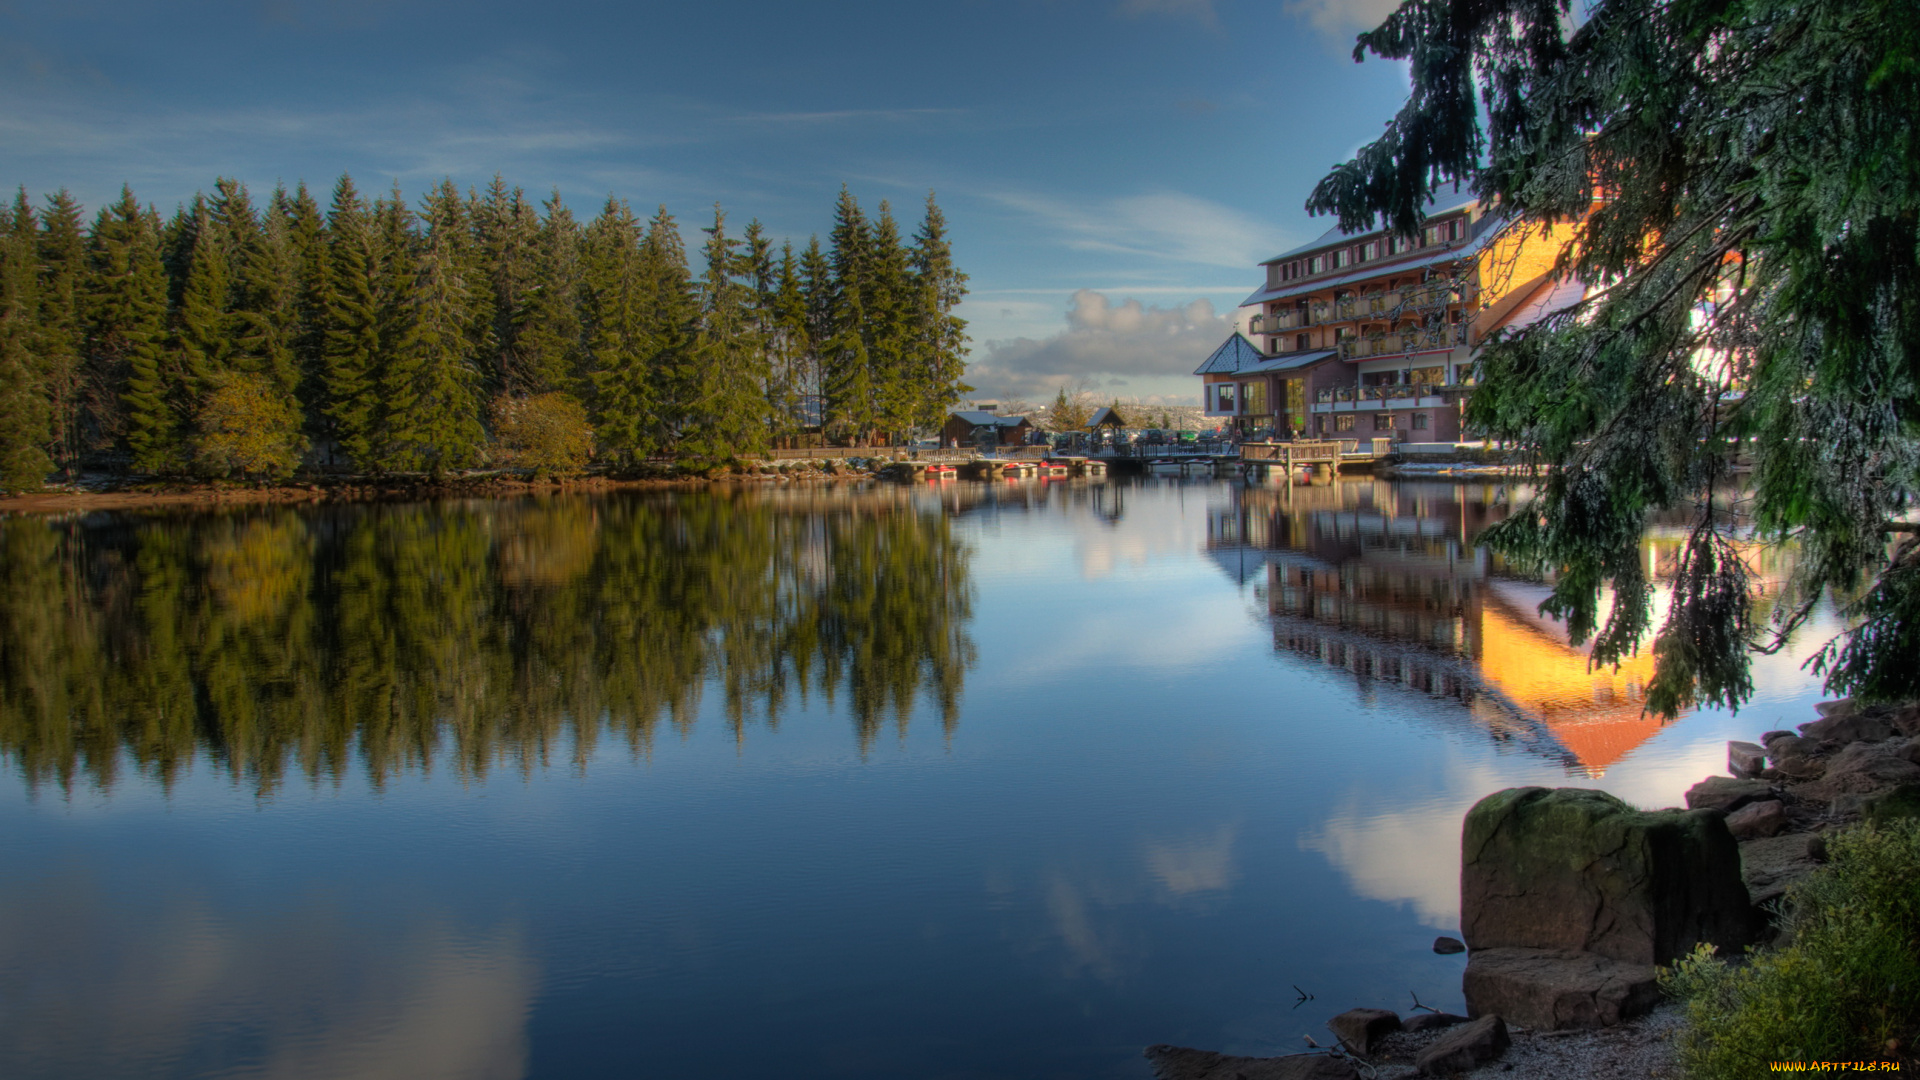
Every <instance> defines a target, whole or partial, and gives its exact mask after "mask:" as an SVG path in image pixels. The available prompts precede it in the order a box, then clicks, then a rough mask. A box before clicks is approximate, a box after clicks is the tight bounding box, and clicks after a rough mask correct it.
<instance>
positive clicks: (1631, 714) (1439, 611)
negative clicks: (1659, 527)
mask: <svg viewBox="0 0 1920 1080" xmlns="http://www.w3.org/2000/svg"><path fill="white" fill-rule="evenodd" d="M1514 494H1515V495H1516V496H1517V495H1522V494H1524V493H1518V492H1516V493H1514ZM1508 505H1509V502H1508V500H1506V499H1505V498H1503V497H1502V486H1501V485H1499V484H1455V483H1438V482H1431V483H1423V482H1407V481H1400V482H1388V481H1385V480H1374V479H1347V480H1342V481H1341V482H1340V483H1337V484H1332V485H1327V486H1318V487H1309V486H1297V485H1281V486H1275V487H1257V488H1245V489H1242V490H1240V491H1239V492H1238V497H1237V498H1236V499H1235V500H1234V501H1233V503H1232V504H1230V505H1229V506H1226V507H1222V508H1218V509H1216V510H1215V511H1214V512H1213V514H1212V516H1211V519H1210V521H1209V523H1208V539H1207V547H1208V553H1209V555H1210V556H1211V557H1212V558H1213V559H1214V561H1215V563H1216V564H1218V565H1219V566H1220V567H1221V568H1222V569H1224V570H1225V571H1226V572H1227V573H1228V574H1229V575H1231V576H1232V577H1234V578H1235V579H1236V580H1238V581H1240V582H1241V583H1243V584H1248V583H1250V584H1252V585H1253V587H1254V589H1255V591H1256V594H1257V595H1259V596H1261V597H1262V598H1263V599H1264V601H1265V604H1266V610H1267V613H1268V616H1269V617H1270V618H1271V619H1272V622H1273V640H1274V647H1275V648H1276V649H1279V650H1284V651H1286V652H1289V653H1292V654H1294V655H1297V656H1303V657H1307V658H1309V659H1312V660H1315V661H1318V662H1320V663H1322V664H1325V665H1327V666H1328V667H1332V668H1340V669H1344V670H1345V671H1347V672H1348V673H1350V674H1351V676H1352V678H1353V680H1354V682H1355V684H1356V685H1357V686H1358V687H1359V688H1360V689H1361V691H1362V692H1363V693H1365V692H1366V691H1367V690H1368V688H1369V687H1370V686H1371V685H1372V684H1373V683H1375V682H1388V683H1398V684H1402V685H1404V686H1407V687H1410V688H1412V689H1414V690H1418V691H1422V692H1425V693H1427V694H1431V695H1434V696H1436V697H1443V698H1451V699H1453V700H1455V701H1458V702H1459V703H1460V704H1461V705H1462V706H1463V707H1464V713H1463V716H1464V717H1465V718H1467V719H1469V720H1470V721H1471V722H1472V723H1474V724H1475V725H1477V726H1479V727H1480V728H1482V729H1484V730H1485V731H1487V732H1489V733H1490V734H1491V735H1492V736H1493V737H1494V738H1496V739H1498V740H1501V741H1508V742H1514V743H1517V744H1520V745H1523V746H1525V747H1526V748H1527V749H1528V750H1530V751H1532V752H1534V753H1538V754H1541V755H1544V756H1547V757H1551V758H1557V759H1559V760H1560V761H1561V762H1562V763H1563V764H1564V765H1566V767H1567V768H1568V769H1569V770H1573V771H1578V772H1580V773H1583V774H1585V775H1587V776H1590V777H1597V776H1601V775H1603V774H1604V773H1605V772H1606V770H1607V768H1608V767H1610V766H1612V765H1613V764H1614V763H1616V762H1618V761H1620V760H1621V759H1622V758H1624V757H1626V756H1627V755H1628V754H1629V753H1631V752H1632V751H1633V750H1634V748H1635V747H1638V746H1639V745H1640V744H1642V743H1644V742H1645V741H1646V740H1647V739H1649V738H1651V737H1652V736H1653V734H1654V733H1655V732H1657V731H1659V730H1660V728H1661V726H1662V724H1661V721H1660V720H1659V719H1658V718H1656V717H1653V716H1651V715H1648V714H1646V713H1645V711H1644V708H1643V705H1644V700H1645V698H1644V693H1643V688H1644V686H1645V684H1646V683H1647V681H1648V680H1649V679H1650V678H1651V677H1652V674H1653V657H1652V654H1651V653H1650V652H1646V651H1643V652H1642V653H1641V654H1639V655H1637V656H1634V657H1631V658H1629V659H1628V660H1627V661H1626V662H1624V663H1622V664H1621V665H1620V666H1619V667H1618V668H1614V667H1610V666H1602V667H1595V668H1590V667H1589V663H1588V657H1587V651H1586V650H1585V649H1583V648H1575V647H1573V646H1572V645H1570V644H1569V643H1568V640H1567V636H1566V633H1565V631H1564V630H1563V629H1562V628H1561V627H1560V626H1559V625H1558V624H1556V623H1554V622H1552V621H1551V620H1548V619H1545V618H1543V617H1541V616H1539V615H1537V614H1535V612H1536V610H1537V609H1538V606H1539V603H1540V601H1541V600H1542V599H1544V598H1545V597H1546V594H1547V590H1546V587H1545V586H1540V585H1536V584H1532V583H1529V582H1526V581H1523V580H1521V579H1520V578H1518V577H1515V576H1512V575H1509V574H1506V573H1504V572H1503V571H1504V569H1505V568H1504V567H1503V565H1502V564H1501V562H1500V560H1499V559H1498V557H1497V556H1493V555H1490V554H1489V553H1488V552H1487V551H1486V550H1485V549H1482V548H1477V547H1475V546H1474V544H1473V538H1474V537H1476V536H1478V535H1479V533H1480V532H1481V530H1483V529H1485V528H1486V527H1487V526H1488V525H1490V524H1492V523H1493V522H1495V521H1497V520H1499V519H1500V518H1501V517H1503V516H1504V515H1505V513H1506V510H1507V507H1508ZM1659 546H1660V545H1659V542H1658V541H1657V540H1655V539H1651V538H1650V539H1649V540H1648V541H1647V557H1648V560H1649V563H1650V565H1651V566H1652V568H1653V569H1654V571H1655V573H1656V576H1658V574H1659V570H1660V569H1661V568H1660V566H1659V561H1660V560H1659V559H1658V557H1657V554H1656V551H1657V549H1658V547H1659Z"/></svg>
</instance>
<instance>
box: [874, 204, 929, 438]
mask: <svg viewBox="0 0 1920 1080" xmlns="http://www.w3.org/2000/svg"><path fill="white" fill-rule="evenodd" d="M912 277H913V272H912V268H911V267H910V265H909V263H908V252H907V249H906V246H905V244H903V243H902V241H901V238H900V226H899V224H898V223H897V222H896V221H894V218H893V208H892V207H891V206H890V205H888V204H887V202H886V201H885V200H882V201H881V203H880V217H879V218H878V220H876V221H875V223H874V228H873V248H872V266H871V274H870V278H869V280H870V286H869V290H868V297H867V304H866V328H865V336H866V338H867V357H868V362H869V363H870V364H871V366H872V370H873V376H872V378H873V418H874V423H875V424H877V425H878V426H879V427H880V428H881V429H882V430H883V431H884V432H885V433H887V437H888V439H889V441H894V440H897V439H898V438H899V437H900V436H902V435H904V434H905V433H906V431H907V430H908V429H909V428H911V427H912V426H913V422H914V418H915V417H916V416H917V415H918V414H919V411H920V410H919V404H920V401H919V399H920V394H921V387H920V382H919V379H918V378H916V376H917V375H918V374H919V373H918V372H916V371H914V370H913V365H912V363H911V356H912V345H913V342H912V334H913V318H912V315H913V299H914V297H913V280H912Z"/></svg>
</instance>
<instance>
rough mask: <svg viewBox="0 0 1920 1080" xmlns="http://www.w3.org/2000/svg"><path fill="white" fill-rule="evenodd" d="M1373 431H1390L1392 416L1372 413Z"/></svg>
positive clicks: (1385, 413) (1383, 413) (1388, 413)
mask: <svg viewBox="0 0 1920 1080" xmlns="http://www.w3.org/2000/svg"><path fill="white" fill-rule="evenodd" d="M1373 430H1375V431H1392V430H1393V414H1392V413H1390V412H1377V413H1374V414H1373Z"/></svg>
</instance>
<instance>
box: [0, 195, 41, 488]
mask: <svg viewBox="0 0 1920 1080" xmlns="http://www.w3.org/2000/svg"><path fill="white" fill-rule="evenodd" d="M38 240H39V229H38V227H37V222H36V221H35V219H34V214H33V208H32V207H31V206H29V205H28V204H27V193H26V190H25V189H24V188H23V189H21V191H20V195H19V198H17V199H16V200H15V201H14V205H13V207H12V208H11V209H10V210H5V209H0V492H14V491H32V490H35V489H37V488H38V487H39V486H40V484H41V482H42V481H44V480H45V479H46V476H47V474H48V473H49V472H52V471H53V459H52V458H50V457H48V456H47V452H46V449H45V447H46V444H47V441H48V437H49V426H48V415H47V414H48V410H47V394H46V386H45V384H44V382H43V378H42V375H43V371H42V367H41V362H40V357H38V356H36V355H35V354H34V346H35V344H36V339H39V338H41V337H42V336H43V334H42V327H41V325H40V311H41V303H40V288H39V286H40V281H39V277H40V258H39V252H38V243H37V241H38Z"/></svg>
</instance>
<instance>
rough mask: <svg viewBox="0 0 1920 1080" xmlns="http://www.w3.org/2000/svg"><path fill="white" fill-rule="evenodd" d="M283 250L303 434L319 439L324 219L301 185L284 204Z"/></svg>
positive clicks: (323, 393) (323, 394) (323, 425)
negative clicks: (289, 275) (288, 260)
mask: <svg viewBox="0 0 1920 1080" xmlns="http://www.w3.org/2000/svg"><path fill="white" fill-rule="evenodd" d="M284 216H285V218H286V228H287V234H286V235H287V246H288V248H289V249H290V251H291V255H292V259H293V266H294V328H293V333H292V345H293V361H294V367H295V369H296V370H297V371H298V373H299V381H298V383H297V389H296V391H295V393H296V395H297V396H298V397H299V399H300V404H301V412H302V418H301V421H302V423H303V425H304V426H305V428H306V430H307V432H308V433H309V434H311V435H313V436H315V437H322V436H324V435H325V433H326V431H327V430H328V427H329V425H330V424H331V420H330V419H329V418H328V417H327V414H326V408H327V404H328V396H327V295H328V293H327V280H328V279H327V274H328V252H327V221H326V217H325V215H323V214H322V213H321V212H320V204H319V203H317V202H315V201H314V198H313V195H312V194H311V193H310V192H308V191H307V185H306V184H305V183H304V182H303V183H300V184H298V185H296V186H295V187H294V190H293V198H292V199H290V200H288V201H287V203H286V204H285V209H284Z"/></svg>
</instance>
